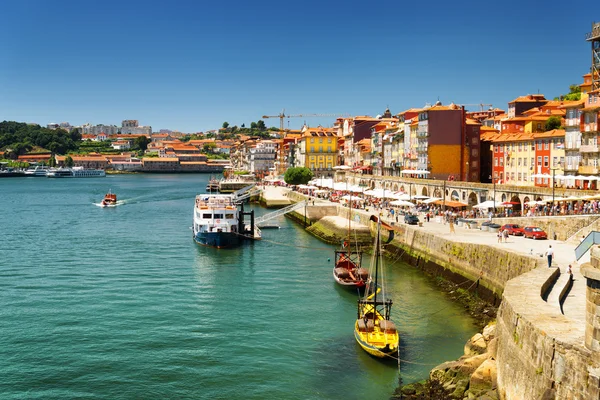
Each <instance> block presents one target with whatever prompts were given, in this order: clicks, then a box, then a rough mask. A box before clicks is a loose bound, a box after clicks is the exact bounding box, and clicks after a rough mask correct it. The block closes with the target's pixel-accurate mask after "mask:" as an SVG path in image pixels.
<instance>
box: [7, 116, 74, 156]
mask: <svg viewBox="0 0 600 400" xmlns="http://www.w3.org/2000/svg"><path fill="white" fill-rule="evenodd" d="M80 140H81V133H80V132H79V129H73V130H72V131H71V132H67V131H65V130H64V129H48V128H43V127H41V126H39V125H36V124H26V123H23V122H15V121H3V122H0V149H4V150H9V149H10V151H9V153H10V154H13V155H16V156H19V155H22V154H24V153H26V152H27V151H29V150H31V149H32V148H33V147H34V146H38V147H41V148H43V149H46V150H49V151H51V152H53V153H57V154H66V153H67V152H70V151H74V150H77V148H78V147H79V141H80Z"/></svg>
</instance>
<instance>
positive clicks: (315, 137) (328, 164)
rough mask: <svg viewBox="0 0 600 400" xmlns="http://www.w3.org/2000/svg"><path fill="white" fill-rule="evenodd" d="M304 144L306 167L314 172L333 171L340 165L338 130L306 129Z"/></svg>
mask: <svg viewBox="0 0 600 400" xmlns="http://www.w3.org/2000/svg"><path fill="white" fill-rule="evenodd" d="M302 141H303V142H304V143H303V144H302V146H301V148H303V149H304V166H305V167H307V168H310V169H311V170H312V171H316V172H322V171H331V170H332V169H333V167H335V166H337V165H338V136H337V129H334V128H323V127H321V126H319V127H317V128H308V127H306V128H305V130H304V132H303V134H302Z"/></svg>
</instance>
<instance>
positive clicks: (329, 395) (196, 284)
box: [0, 174, 475, 399]
mask: <svg viewBox="0 0 600 400" xmlns="http://www.w3.org/2000/svg"><path fill="white" fill-rule="evenodd" d="M209 178H210V177H209V176H208V175H168V174H164V175H119V176H107V177H106V178H96V179H46V178H5V179H2V180H0V221H1V223H2V233H1V235H0V321H1V322H0V371H1V374H0V398H2V399H52V398H60V399H71V398H78V399H79V398H81V399H167V398H168V399H359V398H360V399H365V398H367V399H386V398H388V397H389V395H390V394H391V393H392V391H393V390H394V388H395V387H396V385H397V383H398V372H397V369H396V367H395V365H394V364H393V363H382V362H381V361H380V360H377V359H374V358H371V357H370V356H368V355H367V354H366V353H364V352H363V351H362V350H361V349H360V348H359V347H358V345H357V344H356V343H355V341H354V337H353V333H352V330H353V323H354V319H355V317H356V295H355V294H354V293H352V292H348V291H346V290H342V289H341V288H339V287H337V286H335V284H334V282H333V278H332V277H331V269H332V264H331V259H332V258H333V247H332V246H329V245H325V244H323V243H321V242H319V241H318V240H317V239H315V238H313V237H312V236H310V235H308V234H307V233H305V232H304V231H303V230H302V228H300V227H299V226H298V225H296V224H294V223H293V222H291V221H289V220H287V219H285V218H283V217H281V218H279V219H277V220H276V222H277V223H278V224H279V225H280V226H281V229H280V230H265V231H263V238H264V240H263V241H261V242H255V243H251V244H249V245H246V246H243V247H240V248H238V249H233V250H216V249H211V248H204V247H200V246H198V245H196V244H195V243H194V242H193V240H192V233H191V230H190V229H189V227H190V225H191V218H192V207H193V203H194V195H195V194H196V193H199V192H202V191H203V189H204V187H205V185H206V182H207V181H208V179H209ZM108 189H112V191H113V192H115V193H117V195H118V196H119V200H120V201H123V202H124V203H125V204H123V205H121V206H119V207H116V208H100V207H97V206H95V205H94V203H99V202H100V200H101V199H102V197H103V196H104V194H105V193H106V192H107V191H108ZM256 212H257V214H262V213H265V212H267V210H264V209H261V208H257V209H256ZM388 264H391V263H388ZM387 270H388V273H387V278H388V282H389V285H388V288H389V290H390V291H391V292H392V293H391V294H392V297H393V299H394V302H395V303H394V308H393V319H394V320H395V321H396V323H397V324H398V325H399V326H400V333H401V341H402V346H401V350H402V354H401V358H402V359H403V360H405V362H403V363H402V371H401V374H402V378H403V381H404V382H410V381H413V380H416V379H422V378H425V377H426V376H427V374H428V371H429V369H430V368H431V367H432V366H434V365H436V364H439V363H441V362H443V361H446V360H450V359H454V358H457V357H459V356H460V355H462V350H463V346H464V344H465V341H466V340H467V339H468V338H469V337H470V336H471V335H472V334H473V333H474V332H475V326H474V325H473V321H472V320H471V319H470V318H469V317H468V316H466V315H464V314H463V310H462V308H461V307H460V306H458V305H456V304H453V303H451V302H449V301H448V300H447V299H446V298H445V297H444V295H443V294H440V293H438V292H437V291H436V289H435V287H434V286H433V285H432V284H431V282H429V281H428V279H427V278H425V277H423V276H422V274H421V273H420V272H418V271H416V270H415V269H413V268H411V267H410V266H408V265H405V264H398V263H395V264H393V265H387Z"/></svg>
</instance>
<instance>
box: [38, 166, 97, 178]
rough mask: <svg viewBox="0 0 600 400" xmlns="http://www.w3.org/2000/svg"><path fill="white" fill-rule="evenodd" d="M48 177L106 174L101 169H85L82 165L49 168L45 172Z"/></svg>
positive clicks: (81, 176)
mask: <svg viewBox="0 0 600 400" xmlns="http://www.w3.org/2000/svg"><path fill="white" fill-rule="evenodd" d="M46 176H47V177H48V178H99V177H104V176H106V172H105V171H104V170H102V169H87V168H83V167H73V168H65V167H60V168H51V169H49V170H48V172H47V173H46Z"/></svg>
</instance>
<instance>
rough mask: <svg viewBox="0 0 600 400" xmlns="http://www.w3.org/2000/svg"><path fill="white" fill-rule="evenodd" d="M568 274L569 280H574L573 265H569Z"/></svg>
mask: <svg viewBox="0 0 600 400" xmlns="http://www.w3.org/2000/svg"><path fill="white" fill-rule="evenodd" d="M567 273H568V274H569V279H570V280H573V270H572V269H571V264H569V268H567Z"/></svg>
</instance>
